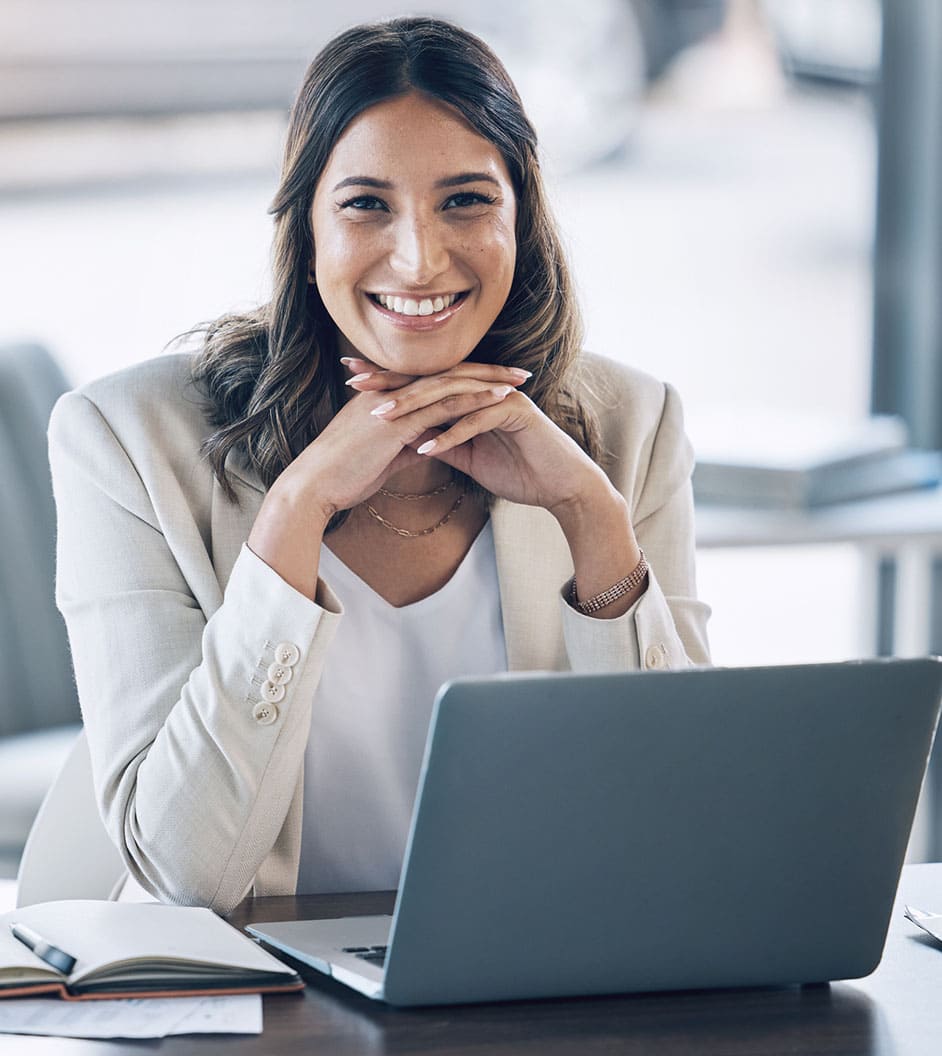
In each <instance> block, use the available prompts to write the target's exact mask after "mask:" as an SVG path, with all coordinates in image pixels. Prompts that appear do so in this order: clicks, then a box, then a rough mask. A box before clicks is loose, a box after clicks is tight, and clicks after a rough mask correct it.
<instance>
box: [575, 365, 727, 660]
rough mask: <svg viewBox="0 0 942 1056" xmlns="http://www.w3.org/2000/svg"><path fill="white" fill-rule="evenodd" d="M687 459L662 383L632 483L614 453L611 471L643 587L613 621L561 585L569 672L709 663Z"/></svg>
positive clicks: (675, 407)
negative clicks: (627, 510)
mask: <svg viewBox="0 0 942 1056" xmlns="http://www.w3.org/2000/svg"><path fill="white" fill-rule="evenodd" d="M616 456H617V452H616ZM693 465H694V457H693V450H692V448H691V446H690V443H689V441H688V440H687V436H686V433H685V432H684V424H683V411H682V408H681V404H680V399H679V397H678V396H677V393H676V392H675V391H674V390H673V388H671V386H669V385H665V386H664V402H663V407H662V410H661V414H660V419H659V421H658V423H657V427H656V430H655V431H654V435H653V440H652V441H651V443H650V454H649V457H648V458H647V460H646V462H645V460H642V464H641V467H640V470H639V472H638V477H639V481H638V483H637V486H629V484H627V483H626V481H625V480H624V479H623V477H624V474H623V472H622V467H621V466H620V465H619V464H618V462H617V457H616V464H615V465H614V467H613V469H612V471H611V476H612V478H613V480H614V481H615V483H616V486H619V487H620V490H621V491H622V492H623V493H625V494H626V498H628V500H629V505H630V506H631V509H632V515H633V524H634V530H635V535H636V537H637V540H638V545H639V546H640V547H641V549H642V550H643V551H644V553H645V556H646V558H647V560H648V564H649V566H650V573H649V577H648V588H647V590H646V591H645V593H644V594H643V595H642V596H641V598H640V599H639V600H638V601H637V602H636V603H635V604H634V605H633V606H632V607H631V608H630V609H629V610H628V611H627V612H626V613H624V614H623V615H622V616H620V617H618V618H617V619H613V620H604V619H598V618H594V617H591V616H583V615H581V614H580V613H578V612H576V611H575V609H573V608H572V606H571V605H569V604H568V603H567V601H566V600H565V597H566V594H567V591H566V589H565V587H564V588H563V590H562V591H561V593H560V603H561V607H562V620H563V634H564V638H565V641H566V651H567V653H568V655H569V661H570V664H571V666H572V669H573V670H574V671H625V670H632V669H637V668H647V669H670V668H679V667H686V666H688V665H690V664H708V663H709V662H710V654H709V646H708V644H707V632H706V625H707V620H708V619H709V615H710V609H709V606H707V605H704V604H703V602H701V601H699V600H698V599H697V589H696V574H695V567H694V562H695V536H694V510H693V488H692V484H691V475H692V473H693Z"/></svg>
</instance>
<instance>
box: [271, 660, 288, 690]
mask: <svg viewBox="0 0 942 1056" xmlns="http://www.w3.org/2000/svg"><path fill="white" fill-rule="evenodd" d="M293 674H294V672H293V671H292V670H291V668H290V667H285V665H284V664H272V665H271V667H270V668H269V669H268V681H269V682H272V683H273V684H274V685H276V686H283V685H285V683H287V682H290V681H291V677H292V675H293Z"/></svg>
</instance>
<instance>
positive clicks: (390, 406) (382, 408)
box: [353, 375, 396, 414]
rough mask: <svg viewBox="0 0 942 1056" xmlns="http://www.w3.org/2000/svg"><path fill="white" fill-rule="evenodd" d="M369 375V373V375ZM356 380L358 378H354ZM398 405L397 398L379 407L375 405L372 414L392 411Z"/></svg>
mask: <svg viewBox="0 0 942 1056" xmlns="http://www.w3.org/2000/svg"><path fill="white" fill-rule="evenodd" d="M367 377H369V375H367ZM353 380H354V381H356V378H354V379H353ZM395 406H396V401H395V400H390V401H389V402H388V403H381V404H380V405H379V407H374V408H373V410H372V411H370V414H385V413H386V412H387V411H391V410H392V409H393V407H395Z"/></svg>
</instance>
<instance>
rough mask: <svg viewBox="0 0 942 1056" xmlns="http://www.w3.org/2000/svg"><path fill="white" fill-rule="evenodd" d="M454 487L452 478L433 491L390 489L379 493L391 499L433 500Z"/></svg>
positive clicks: (380, 490) (383, 489)
mask: <svg viewBox="0 0 942 1056" xmlns="http://www.w3.org/2000/svg"><path fill="white" fill-rule="evenodd" d="M454 485H455V478H454V477H452V478H451V480H446V481H445V483H444V484H442V485H440V486H439V487H437V488H433V489H432V490H431V491H390V490H389V489H388V488H380V489H379V493H380V495H385V496H386V497H387V498H389V499H406V500H412V501H414V500H415V499H432V498H434V497H435V496H436V495H442V494H444V493H445V492H446V491H447V490H448V489H449V488H452V487H454Z"/></svg>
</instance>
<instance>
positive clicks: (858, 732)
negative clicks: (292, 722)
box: [247, 659, 942, 1005]
mask: <svg viewBox="0 0 942 1056" xmlns="http://www.w3.org/2000/svg"><path fill="white" fill-rule="evenodd" d="M940 693H942V661H939V660H937V659H920V660H874V661H863V662H855V663H845V664H821V665H803V666H790V667H764V668H737V669H714V668H700V669H689V670H684V671H673V672H663V671H662V672H633V673H623V674H595V675H581V674H569V673H566V674H525V675H521V674H513V675H501V676H495V677H492V678H468V679H458V680H456V681H453V682H450V683H448V684H446V685H445V686H443V687H442V689H441V690H440V692H439V694H438V697H437V699H436V702H435V708H434V711H433V716H432V721H431V724H430V728H429V734H428V741H427V744H426V751H425V758H424V762H423V767H422V773H421V777H420V781H419V790H418V795H417V798H416V802H415V808H414V812H413V817H412V825H411V830H410V834H409V839H408V843H407V847H406V853H405V860H404V863H403V867H402V874H401V878H400V885H399V890H398V894H397V898H396V903H395V909H394V912H393V914H392V916H391V917H389V916H384V917H375V916H373V917H355V918H345V919H335V920H306V921H284V922H280V923H265V924H258V925H254V926H251V927H249V928H248V929H247V930H248V931H249V932H250V933H251V934H252V935H254V936H255V937H256V938H257V939H259V940H261V941H263V942H264V943H266V944H267V945H269V946H270V947H272V948H274V949H275V950H280V951H283V952H285V953H287V954H288V955H290V956H291V957H293V958H295V959H296V960H297V961H300V962H302V963H305V964H308V965H311V966H313V967H314V968H316V969H319V970H320V971H321V972H324V973H327V974H329V975H331V976H333V977H334V979H336V980H338V981H340V982H341V983H345V984H346V985H348V986H350V987H353V988H354V989H356V990H358V991H360V992H361V993H363V994H365V995H367V996H368V997H371V998H377V999H381V1000H384V1001H387V1002H389V1003H391V1004H394V1005H434V1004H448V1003H462V1002H478V1001H493V1000H509V999H517V998H548V997H563V996H574V995H587V994H605V993H616V992H631V991H652V990H682V989H693V988H696V989H700V988H713V987H747V986H769V985H772V986H777V985H789V984H801V983H822V982H826V981H829V980H834V979H849V978H858V977H861V976H864V975H867V974H869V973H870V972H871V971H873V969H874V968H875V967H876V966H877V964H878V963H879V961H880V957H881V956H882V952H883V946H884V942H885V940H886V933H887V927H888V924H889V917H890V912H891V909H892V906H893V900H894V895H895V892H896V887H897V883H898V881H899V874H900V869H901V867H902V863H903V858H904V855H905V852H906V846H907V842H908V838H909V832H910V827H911V825H912V821H913V815H914V812H915V808H916V800H917V797H918V795H919V789H920V785H921V783H922V779H923V775H924V772H925V769H926V764H927V761H928V758H929V751H930V748H931V745H932V739H933V734H934V731H935V727H936V723H937V720H938V716H939V699H940Z"/></svg>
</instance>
